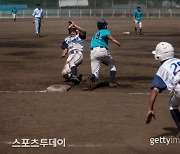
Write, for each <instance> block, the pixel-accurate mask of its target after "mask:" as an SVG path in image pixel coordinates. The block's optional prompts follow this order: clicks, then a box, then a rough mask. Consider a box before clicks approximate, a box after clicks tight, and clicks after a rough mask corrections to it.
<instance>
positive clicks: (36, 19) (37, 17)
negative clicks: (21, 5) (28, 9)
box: [32, 4, 44, 37]
mask: <svg viewBox="0 0 180 154" xmlns="http://www.w3.org/2000/svg"><path fill="white" fill-rule="evenodd" d="M36 6H37V8H36V9H34V11H33V14H32V16H33V24H34V23H35V31H36V35H37V36H38V37H40V29H41V21H42V22H44V20H43V10H42V9H41V8H40V4H37V5H36Z"/></svg>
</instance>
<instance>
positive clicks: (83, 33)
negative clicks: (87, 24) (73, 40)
mask: <svg viewBox="0 0 180 154" xmlns="http://www.w3.org/2000/svg"><path fill="white" fill-rule="evenodd" d="M68 23H69V24H71V25H72V26H74V27H75V28H76V29H77V30H78V31H79V33H80V34H81V35H86V31H85V30H84V29H83V28H82V27H80V26H78V25H77V24H75V23H74V22H73V21H68Z"/></svg>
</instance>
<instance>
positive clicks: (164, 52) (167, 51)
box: [152, 42, 174, 62]
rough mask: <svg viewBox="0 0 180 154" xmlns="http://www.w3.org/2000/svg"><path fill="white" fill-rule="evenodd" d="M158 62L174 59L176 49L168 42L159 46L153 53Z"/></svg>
mask: <svg viewBox="0 0 180 154" xmlns="http://www.w3.org/2000/svg"><path fill="white" fill-rule="evenodd" d="M152 54H154V57H155V59H156V60H159V61H160V62H162V61H164V60H167V59H169V58H173V57H174V48H173V46H172V45H171V44H170V43H168V42H160V43H158V44H157V46H156V49H155V50H154V51H152Z"/></svg>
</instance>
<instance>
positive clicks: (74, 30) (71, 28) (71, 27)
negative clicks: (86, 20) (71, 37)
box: [68, 26, 77, 34]
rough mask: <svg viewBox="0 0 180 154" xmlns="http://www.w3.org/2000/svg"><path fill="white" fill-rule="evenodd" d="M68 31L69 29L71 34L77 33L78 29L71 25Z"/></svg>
mask: <svg viewBox="0 0 180 154" xmlns="http://www.w3.org/2000/svg"><path fill="white" fill-rule="evenodd" d="M68 31H69V34H71V32H76V34H77V29H76V28H75V27H74V26H69V28H68Z"/></svg>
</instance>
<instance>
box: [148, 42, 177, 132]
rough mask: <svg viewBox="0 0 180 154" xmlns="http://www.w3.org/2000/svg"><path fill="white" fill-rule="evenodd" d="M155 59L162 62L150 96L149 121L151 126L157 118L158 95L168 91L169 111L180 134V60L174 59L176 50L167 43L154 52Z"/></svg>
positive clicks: (159, 45) (161, 44)
mask: <svg viewBox="0 0 180 154" xmlns="http://www.w3.org/2000/svg"><path fill="white" fill-rule="evenodd" d="M152 53H153V54H154V55H155V58H156V59H157V60H159V61H160V63H161V66H160V68H159V69H158V71H157V73H156V75H155V77H154V79H153V82H152V87H151V89H152V91H151V96H150V104H149V108H148V112H147V121H146V123H147V124H149V123H150V122H151V119H152V117H154V118H155V113H154V103H155V100H156V97H157V95H158V93H161V92H162V91H163V90H165V89H168V90H169V92H170V93H172V97H171V99H170V101H169V110H170V112H171V115H172V118H173V119H174V122H175V123H176V125H177V127H178V133H179V132H180V112H179V106H180V59H177V58H174V48H173V47H172V45H171V44H169V43H167V42H160V43H159V44H158V45H157V46H156V49H155V51H153V52H152Z"/></svg>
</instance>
